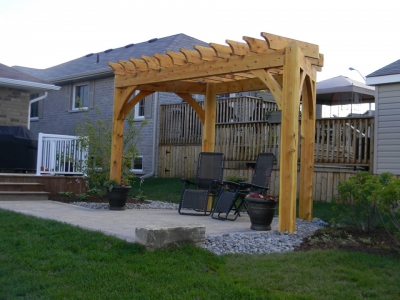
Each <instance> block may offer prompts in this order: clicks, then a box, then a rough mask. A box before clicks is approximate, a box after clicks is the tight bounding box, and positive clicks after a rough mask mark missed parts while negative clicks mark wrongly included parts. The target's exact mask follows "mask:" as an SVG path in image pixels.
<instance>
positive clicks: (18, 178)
mask: <svg viewBox="0 0 400 300" xmlns="http://www.w3.org/2000/svg"><path fill="white" fill-rule="evenodd" d="M0 182H13V183H40V184H43V185H44V190H45V191H46V192H48V193H50V194H57V193H59V192H72V193H74V194H80V193H84V192H86V191H87V186H86V183H85V180H84V179H83V177H82V176H53V175H41V176H37V175H36V174H30V173H0Z"/></svg>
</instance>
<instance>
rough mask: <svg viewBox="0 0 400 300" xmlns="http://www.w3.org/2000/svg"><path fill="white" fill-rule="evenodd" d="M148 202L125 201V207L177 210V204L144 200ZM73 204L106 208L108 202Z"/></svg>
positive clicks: (75, 203) (74, 203)
mask: <svg viewBox="0 0 400 300" xmlns="http://www.w3.org/2000/svg"><path fill="white" fill-rule="evenodd" d="M146 202H150V203H142V204H136V203H127V204H126V205H125V208H126V209H174V210H178V206H179V205H178V204H176V203H170V202H162V201H153V200H146ZM71 204H73V205H78V206H82V207H86V208H91V209H108V203H95V202H71Z"/></svg>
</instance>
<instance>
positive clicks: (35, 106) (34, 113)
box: [29, 94, 43, 120]
mask: <svg viewBox="0 0 400 300" xmlns="http://www.w3.org/2000/svg"><path fill="white" fill-rule="evenodd" d="M38 97H39V94H31V95H30V97H29V100H33V99H36V98H38ZM41 101H43V100H41ZM30 118H31V120H36V119H39V101H36V102H33V103H31V115H30Z"/></svg>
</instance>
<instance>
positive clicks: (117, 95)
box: [110, 88, 125, 182]
mask: <svg viewBox="0 0 400 300" xmlns="http://www.w3.org/2000/svg"><path fill="white" fill-rule="evenodd" d="M124 90H125V88H115V90H114V114H113V131H112V138H111V166H110V179H111V180H116V181H118V182H120V181H121V176H122V174H121V165H122V148H123V140H124V119H119V118H118V116H119V113H120V110H121V103H123V102H124V99H123V96H124Z"/></svg>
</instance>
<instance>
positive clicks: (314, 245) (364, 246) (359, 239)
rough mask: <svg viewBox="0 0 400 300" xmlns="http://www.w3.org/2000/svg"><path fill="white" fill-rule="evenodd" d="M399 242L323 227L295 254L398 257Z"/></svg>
mask: <svg viewBox="0 0 400 300" xmlns="http://www.w3.org/2000/svg"><path fill="white" fill-rule="evenodd" d="M50 200H53V201H59V202H63V203H71V202H96V203H108V200H107V198H106V197H100V196H97V195H88V196H87V198H86V199H85V200H79V199H78V198H77V197H76V196H75V195H71V196H69V197H66V196H61V195H51V196H50ZM127 203H149V201H146V200H139V199H137V198H128V200H127ZM399 242H400V238H399V237H397V240H396V239H395V238H394V237H393V236H392V235H391V234H389V233H388V232H387V231H386V230H385V229H383V228H376V229H375V230H374V231H372V232H369V233H366V232H363V231H360V230H358V229H356V228H354V227H340V228H338V227H325V228H322V229H320V230H317V231H316V232H315V233H314V234H313V235H312V236H309V237H307V238H305V239H304V240H303V243H302V244H301V245H300V246H299V247H298V248H297V249H296V250H295V251H310V250H328V249H339V250H343V251H350V252H365V253H370V254H376V255H387V256H392V257H396V258H400V244H399Z"/></svg>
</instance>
